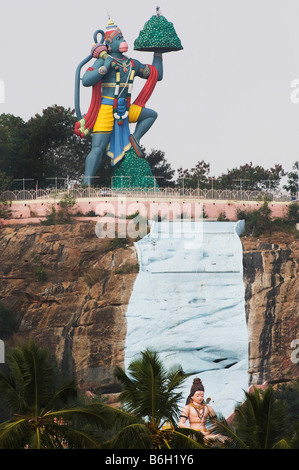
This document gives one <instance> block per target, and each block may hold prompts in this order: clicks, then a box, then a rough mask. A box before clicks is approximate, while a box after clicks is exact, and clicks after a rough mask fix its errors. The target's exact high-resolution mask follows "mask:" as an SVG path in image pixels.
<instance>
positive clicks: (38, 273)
mask: <svg viewBox="0 0 299 470" xmlns="http://www.w3.org/2000/svg"><path fill="white" fill-rule="evenodd" d="M33 275H34V277H35V279H37V280H38V281H39V282H45V281H46V280H47V278H48V276H47V272H46V270H45V269H44V268H43V267H42V266H37V268H36V269H35V270H34V272H33Z"/></svg>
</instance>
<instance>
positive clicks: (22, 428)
mask: <svg viewBox="0 0 299 470" xmlns="http://www.w3.org/2000/svg"><path fill="white" fill-rule="evenodd" d="M27 434H28V423H27V421H26V420H25V419H23V418H21V419H16V420H11V421H5V422H3V423H1V424H0V449H22V448H23V447H24V436H25V435H27Z"/></svg>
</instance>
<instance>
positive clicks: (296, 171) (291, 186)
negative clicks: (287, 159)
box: [283, 162, 299, 197]
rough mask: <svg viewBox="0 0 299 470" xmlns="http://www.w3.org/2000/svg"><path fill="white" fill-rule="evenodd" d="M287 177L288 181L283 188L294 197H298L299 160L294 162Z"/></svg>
mask: <svg viewBox="0 0 299 470" xmlns="http://www.w3.org/2000/svg"><path fill="white" fill-rule="evenodd" d="M287 177H288V180H287V183H286V184H285V185H284V187H283V188H284V189H285V190H286V191H289V192H290V193H291V195H292V196H293V197H296V195H297V193H298V191H299V162H295V163H294V164H293V167H292V171H290V172H288V173H287Z"/></svg>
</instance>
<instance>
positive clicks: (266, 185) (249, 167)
mask: <svg viewBox="0 0 299 470" xmlns="http://www.w3.org/2000/svg"><path fill="white" fill-rule="evenodd" d="M284 175H285V172H284V170H283V168H282V166H281V165H279V164H276V165H274V167H273V168H270V169H268V170H267V169H265V168H263V167H262V166H260V165H253V163H252V162H250V163H249V164H248V163H246V164H245V165H241V166H240V167H239V168H233V169H231V170H228V171H227V173H222V175H221V176H220V177H219V178H218V179H217V180H216V181H215V188H216V189H231V190H232V189H239V190H240V189H241V188H242V189H244V190H250V191H254V190H267V189H270V190H277V189H278V188H279V184H280V181H281V178H282V176H284Z"/></svg>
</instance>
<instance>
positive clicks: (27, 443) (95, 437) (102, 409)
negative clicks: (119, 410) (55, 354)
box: [0, 342, 115, 449]
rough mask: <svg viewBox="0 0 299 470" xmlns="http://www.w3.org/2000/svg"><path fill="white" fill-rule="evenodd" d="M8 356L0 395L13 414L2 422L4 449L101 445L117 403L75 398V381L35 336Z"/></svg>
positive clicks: (0, 440)
mask: <svg viewBox="0 0 299 470" xmlns="http://www.w3.org/2000/svg"><path fill="white" fill-rule="evenodd" d="M6 362H7V363H6V364H5V366H6V369H7V370H1V371H0V399H1V401H2V403H3V404H5V405H6V407H7V409H8V410H9V413H10V419H9V420H7V421H5V422H2V423H0V448H1V449H9V448H10V449H11V448H13V449H22V448H29V449H42V448H44V449H50V448H54V449H57V448H63V447H71V448H82V447H84V448H95V447H99V442H100V440H99V437H100V436H99V432H100V430H101V428H103V427H104V428H106V427H107V426H108V425H113V413H114V414H115V412H114V411H113V410H112V411H111V410H110V408H111V407H109V406H108V405H104V404H103V403H99V402H92V403H90V404H86V403H83V404H82V403H81V404H78V403H75V401H74V400H75V399H77V398H78V393H77V389H76V384H75V383H74V381H72V380H69V381H67V382H64V383H61V382H60V381H59V376H58V374H57V371H56V367H55V364H54V362H53V360H52V359H51V357H50V355H49V352H48V350H47V349H42V348H39V347H38V346H37V345H36V344H35V343H34V342H30V343H29V344H28V345H26V346H22V347H18V348H17V349H15V350H12V351H9V352H8V353H7V357H6ZM111 417H112V418H111ZM91 425H93V427H92V430H90V426H91Z"/></svg>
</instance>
